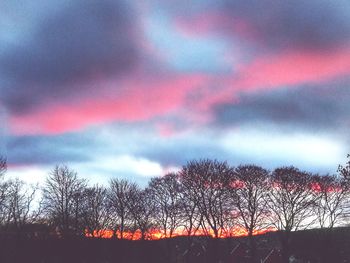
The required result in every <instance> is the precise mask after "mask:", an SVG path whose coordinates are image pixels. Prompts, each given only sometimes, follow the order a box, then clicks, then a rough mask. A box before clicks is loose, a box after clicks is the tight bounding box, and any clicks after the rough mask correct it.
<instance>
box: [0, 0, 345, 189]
mask: <svg viewBox="0 0 350 263" xmlns="http://www.w3.org/2000/svg"><path fill="white" fill-rule="evenodd" d="M349 88H350V1H349V0H307V1H305V0H201V1H199V0H192V1H185V0H167V1H165V0H145V1H138V0H128V1H118V0H110V1H109V0H96V1H92V0H74V1H72V0H51V1H46V0H36V1H32V0H5V1H1V2H0V125H1V126H0V134H1V136H0V153H2V154H3V155H5V156H7V158H8V163H9V172H8V175H9V176H11V177H12V176H19V177H20V178H21V179H23V180H26V181H29V182H37V181H42V180H43V178H45V177H46V175H47V174H48V172H49V171H50V170H51V169H52V168H53V167H54V165H55V164H68V165H69V166H70V167H72V168H74V169H76V170H77V171H78V173H79V175H80V176H81V177H85V178H88V179H90V180H91V181H92V182H101V183H104V182H108V180H109V179H110V178H112V177H118V178H128V179H131V180H133V181H136V182H138V183H140V184H145V183H146V182H147V181H148V180H149V178H150V177H152V176H158V175H162V174H164V173H166V172H168V171H173V170H176V169H178V168H179V167H181V165H184V164H186V162H187V161H189V160H192V159H199V158H217V159H219V160H227V161H228V162H229V163H230V164H232V165H238V164H241V163H242V164H246V163H254V164H258V165H261V166H263V167H265V168H268V169H273V168H275V167H278V166H281V165H295V166H297V167H299V168H301V169H305V170H308V171H312V172H321V173H334V172H335V171H336V169H337V166H338V164H340V163H344V161H345V159H346V155H347V153H350V149H349V146H350V89H349Z"/></svg>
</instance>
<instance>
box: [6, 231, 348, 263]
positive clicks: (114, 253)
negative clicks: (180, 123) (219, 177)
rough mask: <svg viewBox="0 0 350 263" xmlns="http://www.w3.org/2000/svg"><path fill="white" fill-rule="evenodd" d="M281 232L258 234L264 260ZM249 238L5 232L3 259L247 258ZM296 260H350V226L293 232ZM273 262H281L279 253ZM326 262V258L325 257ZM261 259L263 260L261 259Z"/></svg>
mask: <svg viewBox="0 0 350 263" xmlns="http://www.w3.org/2000/svg"><path fill="white" fill-rule="evenodd" d="M278 237H279V233H278V232H274V233H267V234H264V235H260V236H256V241H257V243H258V247H259V250H258V254H259V258H260V259H264V258H266V256H267V255H268V254H269V253H270V252H271V251H272V249H275V252H273V253H274V254H276V255H277V254H278V250H279V249H280V247H279V241H278ZM246 243H247V238H227V239H220V240H214V239H211V238H206V237H195V238H193V240H192V241H191V242H190V240H188V238H186V237H177V238H173V239H166V240H156V241H127V240H117V239H97V238H69V239H67V238H66V239H63V238H55V237H52V236H51V237H28V236H26V235H23V234H22V235H21V236H16V237H14V236H9V235H5V234H0V262H1V263H10V262H11V263H12V262H14V263H15V262H16V263H17V262H21V263H32V262H33V263H68V262H74V263H117V262H118V263H123V262H125V263H134V262H145V263H157V262H159V263H163V262H169V263H175V262H176V263H180V262H181V263H182V262H183V263H185V262H191V263H192V262H193V263H197V262H201V263H212V262H223V263H225V262H230V263H234V262H242V263H244V262H248V261H249V257H248V253H247V252H248V251H249V247H248V246H247V245H246ZM291 254H293V255H294V256H295V258H297V259H298V260H299V261H295V262H329V263H336V262H350V228H336V229H334V231H333V232H332V235H331V238H330V236H329V235H327V234H326V232H325V231H321V230H307V231H299V232H295V233H293V235H292V241H291ZM276 255H275V256H274V257H271V259H270V261H268V262H276V263H278V262H280V260H279V258H278V256H276ZM322 260H323V261H322ZM259 262H260V261H259Z"/></svg>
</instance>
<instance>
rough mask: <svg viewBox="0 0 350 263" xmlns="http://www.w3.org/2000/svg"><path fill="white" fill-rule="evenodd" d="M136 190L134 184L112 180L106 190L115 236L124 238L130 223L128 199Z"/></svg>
mask: <svg viewBox="0 0 350 263" xmlns="http://www.w3.org/2000/svg"><path fill="white" fill-rule="evenodd" d="M137 189H138V187H137V185H136V184H135V183H131V182H129V181H127V180H124V179H121V180H120V179H113V180H111V181H110V186H109V190H108V206H109V211H110V213H111V217H112V220H111V222H110V223H111V227H112V228H113V230H114V234H115V236H116V237H117V236H119V237H120V238H121V239H123V238H124V236H125V235H124V233H125V230H126V229H127V228H129V227H130V223H131V217H132V214H131V211H130V204H129V202H131V201H130V199H132V198H133V195H134V192H136V191H137Z"/></svg>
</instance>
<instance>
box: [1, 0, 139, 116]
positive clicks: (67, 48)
mask: <svg viewBox="0 0 350 263" xmlns="http://www.w3.org/2000/svg"><path fill="white" fill-rule="evenodd" d="M63 3H64V4H62V5H59V7H58V8H57V9H48V12H47V13H45V15H43V16H40V17H36V19H34V20H35V21H32V20H30V19H28V23H32V32H30V34H28V35H29V37H28V39H26V40H25V41H20V42H18V43H16V45H12V46H6V47H5V48H3V49H4V51H3V52H2V54H1V55H0V73H1V77H2V78H3V79H5V80H6V81H7V84H6V85H5V87H2V89H3V90H2V91H1V92H2V93H3V94H2V97H3V99H4V101H5V105H6V106H7V107H8V108H10V109H11V110H14V111H21V110H27V109H28V108H29V107H30V106H33V105H36V104H38V103H40V102H42V101H44V100H47V99H54V98H60V97H62V96H63V97H69V96H71V95H72V94H79V93H83V92H89V91H87V90H86V87H87V85H84V84H86V83H88V82H89V81H91V80H93V79H95V78H101V77H102V78H108V77H116V76H118V75H120V74H123V73H125V72H127V71H128V70H130V69H131V68H133V67H134V66H135V64H136V63H137V59H138V47H137V32H136V31H137V26H136V24H137V22H136V21H135V14H134V13H133V11H132V10H131V8H130V6H129V5H128V4H127V2H126V1H122V0H118V1H113V0H102V1H93V0H78V1H69V2H67V3H65V2H63ZM12 12H13V13H14V14H16V10H12ZM17 30H21V28H20V29H18V28H17ZM23 30H24V28H23ZM24 33H27V32H23V34H24ZM3 86H4V85H3ZM90 92H91V91H90Z"/></svg>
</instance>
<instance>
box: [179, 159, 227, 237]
mask: <svg viewBox="0 0 350 263" xmlns="http://www.w3.org/2000/svg"><path fill="white" fill-rule="evenodd" d="M230 176H232V168H230V167H229V166H228V164H227V163H226V162H219V161H216V160H214V161H212V160H200V161H192V162H189V163H188V164H187V165H186V166H184V167H183V168H182V170H181V171H180V180H181V183H182V184H183V185H184V187H185V189H187V193H188V195H189V197H190V198H191V199H192V202H193V203H195V204H196V205H197V206H198V210H199V212H200V214H201V219H200V221H201V225H202V228H203V230H204V231H205V232H206V233H207V234H213V236H214V237H215V238H218V237H219V236H220V234H221V233H222V231H224V229H225V225H226V223H227V221H228V220H229V218H230V217H229V213H230V212H229V207H228V202H227V195H226V191H224V184H225V183H226V181H225V180H227V178H228V177H230Z"/></svg>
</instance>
